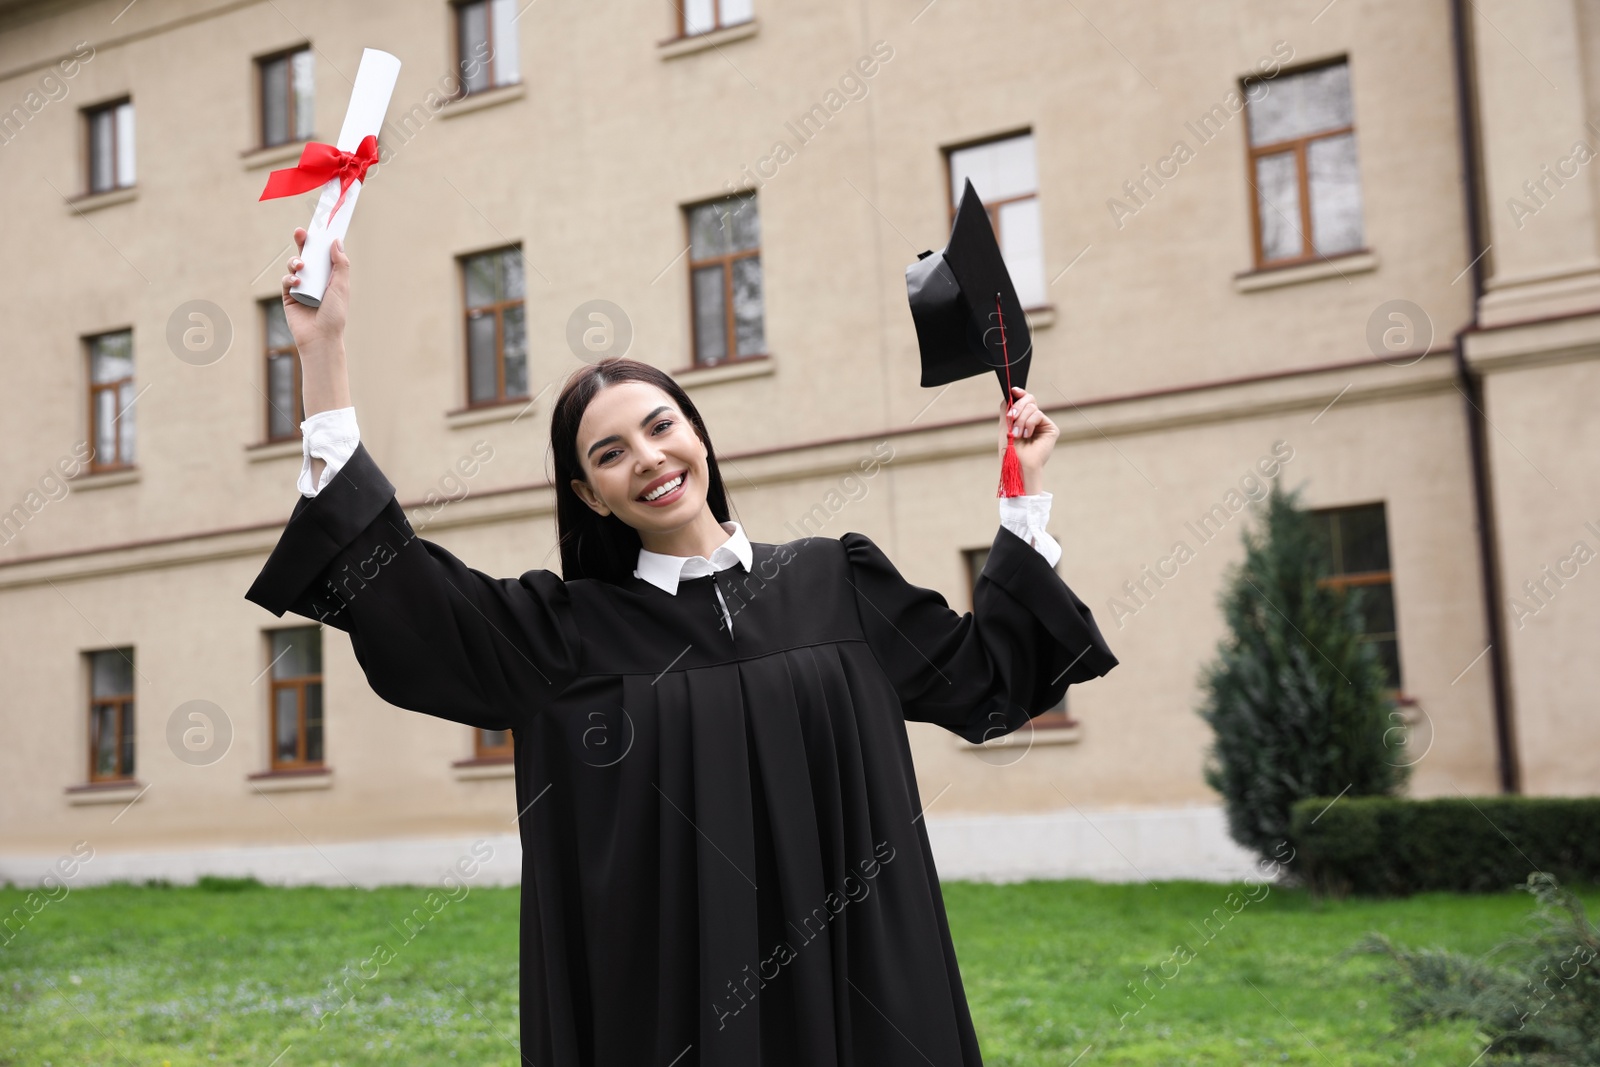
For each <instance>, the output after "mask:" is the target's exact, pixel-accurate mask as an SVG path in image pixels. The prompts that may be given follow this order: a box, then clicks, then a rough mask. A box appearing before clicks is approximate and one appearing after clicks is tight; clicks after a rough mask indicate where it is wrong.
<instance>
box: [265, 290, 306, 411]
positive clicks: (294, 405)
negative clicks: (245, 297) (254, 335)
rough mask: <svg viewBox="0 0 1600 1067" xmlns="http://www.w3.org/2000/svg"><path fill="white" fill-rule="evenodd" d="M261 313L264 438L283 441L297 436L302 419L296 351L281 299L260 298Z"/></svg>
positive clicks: (298, 357) (302, 405) (297, 355)
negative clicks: (263, 323)
mask: <svg viewBox="0 0 1600 1067" xmlns="http://www.w3.org/2000/svg"><path fill="white" fill-rule="evenodd" d="M261 314H262V317H263V319H264V320H265V321H266V350H267V440H269V441H285V440H288V439H290V438H297V437H299V436H300V423H301V421H302V420H304V419H305V407H304V397H303V396H302V394H301V389H300V355H299V353H298V352H296V351H295V347H294V335H293V334H291V333H290V332H289V320H288V319H287V318H285V317H284V314H283V300H282V299H281V298H278V297H274V298H273V299H271V300H263V301H262V302H261Z"/></svg>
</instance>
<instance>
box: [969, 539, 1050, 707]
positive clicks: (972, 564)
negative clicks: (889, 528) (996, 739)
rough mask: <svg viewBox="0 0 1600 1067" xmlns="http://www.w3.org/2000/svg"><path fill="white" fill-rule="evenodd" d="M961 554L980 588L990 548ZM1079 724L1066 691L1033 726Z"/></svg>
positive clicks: (972, 580)
mask: <svg viewBox="0 0 1600 1067" xmlns="http://www.w3.org/2000/svg"><path fill="white" fill-rule="evenodd" d="M1030 551H1031V549H1030ZM961 555H962V558H964V559H965V560H966V563H967V584H968V585H969V586H971V587H972V589H973V590H974V591H976V590H977V588H978V575H980V574H982V573H983V564H984V562H985V561H986V560H987V559H988V558H989V550H988V549H987V548H969V549H966V550H965V551H963V552H962V553H961ZM1077 725H1078V720H1077V719H1074V718H1073V717H1072V716H1071V715H1069V714H1067V695H1066V694H1065V693H1062V694H1061V700H1060V701H1059V702H1058V703H1057V704H1056V706H1055V707H1053V708H1051V709H1049V710H1048V711H1042V712H1040V713H1039V714H1038V715H1035V716H1034V717H1033V726H1034V729H1036V730H1053V729H1060V728H1062V727H1067V726H1077Z"/></svg>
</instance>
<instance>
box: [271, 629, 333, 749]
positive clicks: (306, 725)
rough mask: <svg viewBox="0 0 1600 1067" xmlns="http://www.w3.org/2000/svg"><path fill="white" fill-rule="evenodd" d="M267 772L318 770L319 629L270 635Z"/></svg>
mask: <svg viewBox="0 0 1600 1067" xmlns="http://www.w3.org/2000/svg"><path fill="white" fill-rule="evenodd" d="M269 637H270V641H271V647H270V653H271V657H272V659H271V663H272V769H273V770H275V771H281V770H298V769H301V768H306V767H320V766H322V628H321V627H318V626H297V627H294V628H292V629H287V630H272V631H269Z"/></svg>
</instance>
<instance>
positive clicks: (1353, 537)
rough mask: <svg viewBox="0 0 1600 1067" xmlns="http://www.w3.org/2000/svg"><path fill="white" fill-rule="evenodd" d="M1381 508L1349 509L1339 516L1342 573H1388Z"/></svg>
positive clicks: (1385, 539) (1376, 506) (1387, 544)
mask: <svg viewBox="0 0 1600 1067" xmlns="http://www.w3.org/2000/svg"><path fill="white" fill-rule="evenodd" d="M1385 526H1386V524H1385V522H1384V516H1383V505H1382V504H1374V505H1371V506H1368V507H1359V508H1349V509H1347V510H1345V511H1342V512H1340V513H1339V541H1340V545H1341V549H1342V551H1341V553H1340V554H1341V556H1342V557H1343V558H1342V560H1341V562H1342V563H1343V573H1345V574H1360V573H1362V572H1364V571H1386V570H1388V569H1389V538H1388V536H1387V531H1386V529H1385Z"/></svg>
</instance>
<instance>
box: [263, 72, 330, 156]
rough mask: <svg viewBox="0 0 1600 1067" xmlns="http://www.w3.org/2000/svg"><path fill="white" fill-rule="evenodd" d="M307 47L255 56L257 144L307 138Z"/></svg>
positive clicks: (312, 113) (311, 109)
mask: <svg viewBox="0 0 1600 1067" xmlns="http://www.w3.org/2000/svg"><path fill="white" fill-rule="evenodd" d="M311 54H312V53H311V49H310V48H297V49H295V50H293V51H290V52H280V53H278V54H277V55H275V56H266V57H264V58H262V59H258V60H256V73H257V78H258V84H259V86H260V98H261V147H263V148H267V147H270V146H272V145H275V144H288V143H290V142H291V141H306V140H310V138H311V122H312V120H313V119H314V118H315V117H316V116H315V108H314V107H313V106H312V100H313V97H312V84H313V79H312V70H311Z"/></svg>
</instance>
